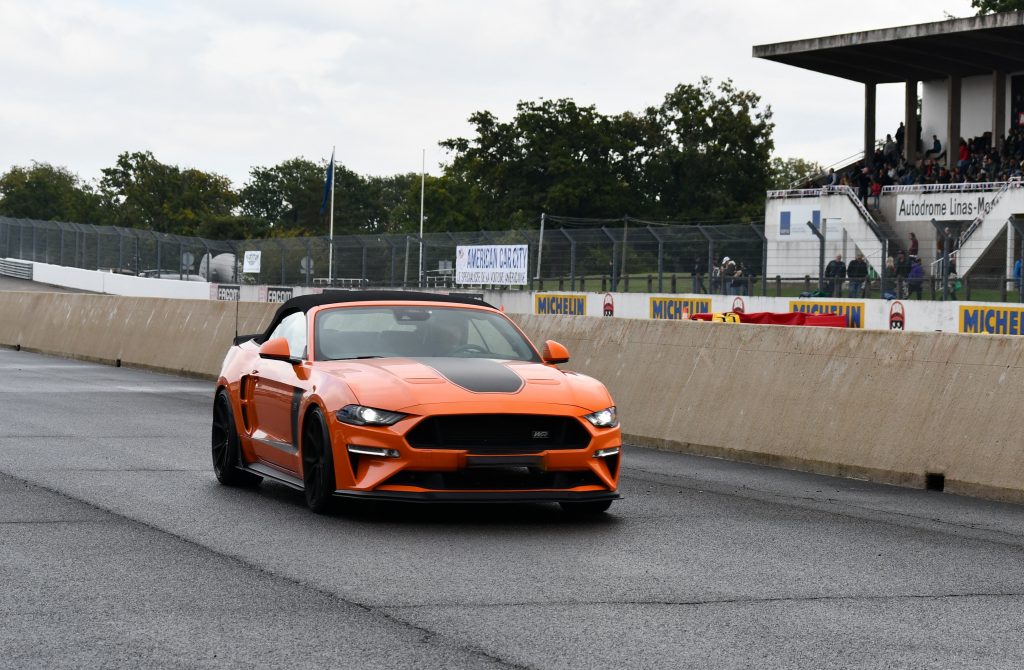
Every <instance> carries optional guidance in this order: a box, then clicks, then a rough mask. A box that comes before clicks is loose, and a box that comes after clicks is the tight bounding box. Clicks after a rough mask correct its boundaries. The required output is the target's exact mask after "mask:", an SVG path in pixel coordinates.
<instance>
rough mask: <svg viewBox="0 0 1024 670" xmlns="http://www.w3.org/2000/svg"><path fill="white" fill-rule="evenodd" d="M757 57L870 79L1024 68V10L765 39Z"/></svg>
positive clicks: (888, 80)
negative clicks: (800, 37)
mask: <svg viewBox="0 0 1024 670" xmlns="http://www.w3.org/2000/svg"><path fill="white" fill-rule="evenodd" d="M754 57H755V58H764V59H767V60H773V61H778V62H780V63H785V64H786V65H793V66H795V67H799V68H804V69H806V70H814V71H815V72H821V73H824V74H830V75H833V76H836V77H841V78H842V79H850V80H853V81H859V82H863V83H866V84H869V83H875V84H884V83H892V82H901V81H927V80H931V79H943V78H945V77H948V76H950V75H959V76H961V77H968V76H972V75H979V74H991V73H992V72H993V71H996V70H998V71H1002V72H1013V71H1016V70H1024V12H1003V13H999V14H988V15H986V16H972V17H970V18H966V19H953V20H950V21H937V22H935V23H921V24H918V25H913V26H900V27H898V28H883V29H881V30H868V31H865V32H860V33H847V34H845V35H832V36H830V37H816V38H814V39H807V40H796V41H794V42H779V43H778V44H762V45H759V46H755V47H754Z"/></svg>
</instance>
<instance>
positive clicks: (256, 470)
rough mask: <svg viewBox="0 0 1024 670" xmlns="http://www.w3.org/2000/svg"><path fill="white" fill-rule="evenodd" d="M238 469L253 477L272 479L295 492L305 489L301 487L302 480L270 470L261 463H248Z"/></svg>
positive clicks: (273, 469) (274, 469)
mask: <svg viewBox="0 0 1024 670" xmlns="http://www.w3.org/2000/svg"><path fill="white" fill-rule="evenodd" d="M238 469H239V470H245V471H246V472H251V473H253V474H254V475H259V476H260V477H266V478H267V479H272V480H274V481H275V482H278V483H279V484H284V485H285V486H289V487H291V488H293V489H295V490H297V491H302V490H303V489H304V488H305V486H303V483H302V480H301V479H299V478H298V477H294V476H292V475H289V474H287V473H285V472H281V471H280V470H278V469H277V468H272V467H270V466H269V465H264V464H263V463H249V464H248V465H244V466H241V465H240V466H238Z"/></svg>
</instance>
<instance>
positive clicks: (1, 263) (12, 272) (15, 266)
mask: <svg viewBox="0 0 1024 670" xmlns="http://www.w3.org/2000/svg"><path fill="white" fill-rule="evenodd" d="M33 267H35V266H34V265H33V264H32V263H25V262H24V261H16V260H13V259H10V258H0V275H5V276H7V277H16V278H18V279H32V268H33Z"/></svg>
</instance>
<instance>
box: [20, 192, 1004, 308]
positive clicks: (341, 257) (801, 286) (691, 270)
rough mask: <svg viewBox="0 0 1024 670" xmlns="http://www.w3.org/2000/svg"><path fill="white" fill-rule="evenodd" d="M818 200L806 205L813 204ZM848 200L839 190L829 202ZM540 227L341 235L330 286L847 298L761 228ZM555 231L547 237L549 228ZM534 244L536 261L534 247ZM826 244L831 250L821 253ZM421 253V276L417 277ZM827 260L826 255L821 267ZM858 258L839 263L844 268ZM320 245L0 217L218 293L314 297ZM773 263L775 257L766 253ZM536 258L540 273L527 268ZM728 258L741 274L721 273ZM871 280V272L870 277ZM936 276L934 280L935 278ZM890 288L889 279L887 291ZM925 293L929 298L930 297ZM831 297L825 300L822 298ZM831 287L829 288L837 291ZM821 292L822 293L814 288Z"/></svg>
mask: <svg viewBox="0 0 1024 670" xmlns="http://www.w3.org/2000/svg"><path fill="white" fill-rule="evenodd" d="M821 191H822V190H821V189H812V190H810V191H809V193H813V194H814V195H820V194H821ZM830 192H834V193H836V194H837V195H848V194H847V193H846V192H845V191H843V190H842V189H838V188H837V189H835V190H830ZM557 219H558V217H549V218H548V220H549V222H550V225H549V227H548V228H547V230H546V231H545V233H544V237H543V242H541V239H540V234H539V231H538V230H532V229H531V230H527V229H512V230H491V231H472V232H451V233H429V234H426V235H424V236H423V238H422V239H421V238H419V237H418V236H416V235H401V234H397V235H349V236H336V237H335V239H334V269H335V276H334V277H333V285H334V286H345V287H383V286H388V287H425V288H434V287H438V288H442V287H443V288H454V287H455V281H454V279H455V276H454V273H453V272H452V270H451V267H452V261H453V260H454V258H455V252H456V247H457V246H458V245H469V244H525V245H527V246H528V248H529V258H530V261H529V268H528V275H527V276H528V277H529V281H528V283H527V284H526V285H525V286H522V287H520V288H523V289H531V290H564V291H601V292H605V291H620V292H651V293H719V294H734V295H765V296H791V297H794V298H795V297H797V296H799V295H800V294H810V293H826V294H827V295H836V292H837V291H838V292H840V293H841V294H842V295H843V297H848V294H849V289H850V283H849V279H845V280H843V281H837V280H831V282H830V278H829V277H827V276H825V273H824V272H821V271H818V270H815V271H812V272H809V273H808V272H806V271H804V270H803V268H818V267H819V257H820V253H821V249H820V246H819V244H818V243H817V242H813V243H810V244H806V245H804V246H800V245H796V246H791V247H790V251H789V252H788V253H789V255H788V260H787V259H786V258H781V259H780V258H779V257H777V256H773V257H772V259H771V262H772V263H773V265H772V266H771V268H770V272H769V273H766V272H765V269H766V268H768V267H769V265H768V263H769V242H768V241H767V240H766V239H765V231H764V225H763V224H762V223H750V222H744V223H726V224H718V223H716V224H708V225H705V224H688V225H664V224H658V223H654V222H647V221H641V220H639V219H632V218H627V219H616V220H614V221H615V222H616V223H617V224H618V225H607V224H609V223H611V222H610V221H609V222H606V225H599V226H593V225H590V226H588V225H585V224H581V223H579V222H578V221H577V223H574V224H572V225H568V224H566V225H563V227H557V226H559V225H562V224H559V223H558V222H557ZM552 226H556V227H552ZM541 243H542V244H543V250H542V253H541V254H538V253H537V251H538V246H539V245H540V244H541ZM829 244H830V245H831V244H832V243H831V242H830V243H829ZM421 249H422V252H423V256H424V268H425V272H424V275H423V277H418V276H417V270H418V267H419V254H420V251H421ZM252 250H259V251H261V252H262V254H261V263H260V272H259V273H256V274H243V273H241V259H242V257H243V256H244V253H245V252H246V251H252ZM836 251H837V250H833V249H831V247H830V248H829V253H828V255H827V257H833V256H834V255H835V252H836ZM855 251H856V248H854V247H850V248H849V249H846V250H845V251H843V255H844V261H848V260H849V259H850V258H852V257H853V255H854V253H855ZM329 252H330V245H329V242H328V239H327V237H326V236H322V237H301V238H271V239H260V240H228V241H220V240H207V239H202V238H194V237H182V236H176V235H167V234H163V233H154V232H152V231H147V230H140V229H132V228H116V227H100V226H92V225H88V224H76V223H64V222H56V221H35V220H28V219H12V218H4V217H0V257H4V258H11V259H21V260H28V261H36V262H42V263H51V264H55V265H65V266H70V267H78V268H85V269H91V270H105V271H111V272H120V273H126V274H132V275H142V276H151V277H158V278H167V279H170V278H173V279H186V280H187V279H194V280H203V281H212V282H215V283H223V284H236V283H251V284H264V285H270V286H310V287H314V286H316V287H323V286H329V285H331V284H332V282H331V280H330V279H329V278H328V277H327V272H326V269H327V258H328V254H329ZM772 253H773V254H774V253H775V252H772ZM538 256H540V257H541V258H542V259H543V260H542V263H543V264H542V266H541V267H539V268H538V267H537V263H536V261H537V259H538ZM726 257H728V258H730V259H731V260H732V261H734V262H735V263H736V268H737V269H739V270H740V272H738V273H737V274H728V273H723V272H722V271H721V268H722V264H723V261H724V259H725V258H726ZM872 270H873V271H874V272H878V273H881V268H877V267H873V268H872ZM730 271H731V270H730ZM933 274H935V273H933ZM961 279H962V282H963V285H964V286H965V287H968V288H965V289H964V290H963V291H961V292H960V293H959V294H958V295H959V296H960V297H961V299H963V296H964V295H974V296H976V297H978V299H983V300H993V301H995V300H1001V301H1006V299H1007V297H1010V298H1011V299H1016V298H1017V292H1015V291H1013V287H1014V286H1015V285H1014V284H1013V280H1012V279H1011V278H1007V277H998V276H994V277H969V278H967V277H964V278H961ZM886 281H888V278H887V279H886ZM886 281H883V280H881V279H873V280H871V281H868V280H864V282H863V285H862V287H861V290H860V291H859V293H862V294H863V297H883V296H884V295H885V294H887V293H888V294H892V295H899V293H898V292H897V291H896V290H895V288H896V286H895V283H896V280H895V278H893V279H892V285H891V286H890V285H887V284H886ZM932 285H935V286H936V287H937V289H938V291H937V293H934V294H933V292H932V290H931V286H932ZM829 286H831V287H832V288H831V290H828V291H823V290H821V289H827V288H828V287H829ZM836 286H838V288H836ZM923 286H924V289H923V296H924V297H925V299H927V298H932V297H935V298H936V299H941V296H942V290H941V286H942V285H941V280H940V279H939V278H938V277H932V276H926V277H925V278H924V279H923ZM819 287H820V288H819Z"/></svg>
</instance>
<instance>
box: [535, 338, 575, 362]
mask: <svg viewBox="0 0 1024 670" xmlns="http://www.w3.org/2000/svg"><path fill="white" fill-rule="evenodd" d="M540 357H541V358H543V359H544V362H545V363H548V364H552V365H553V364H555V363H568V362H569V350H568V349H566V348H565V347H564V346H563V345H561V344H559V343H558V342H555V341H554V340H548V341H547V342H545V343H544V349H543V351H541V353H540Z"/></svg>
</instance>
